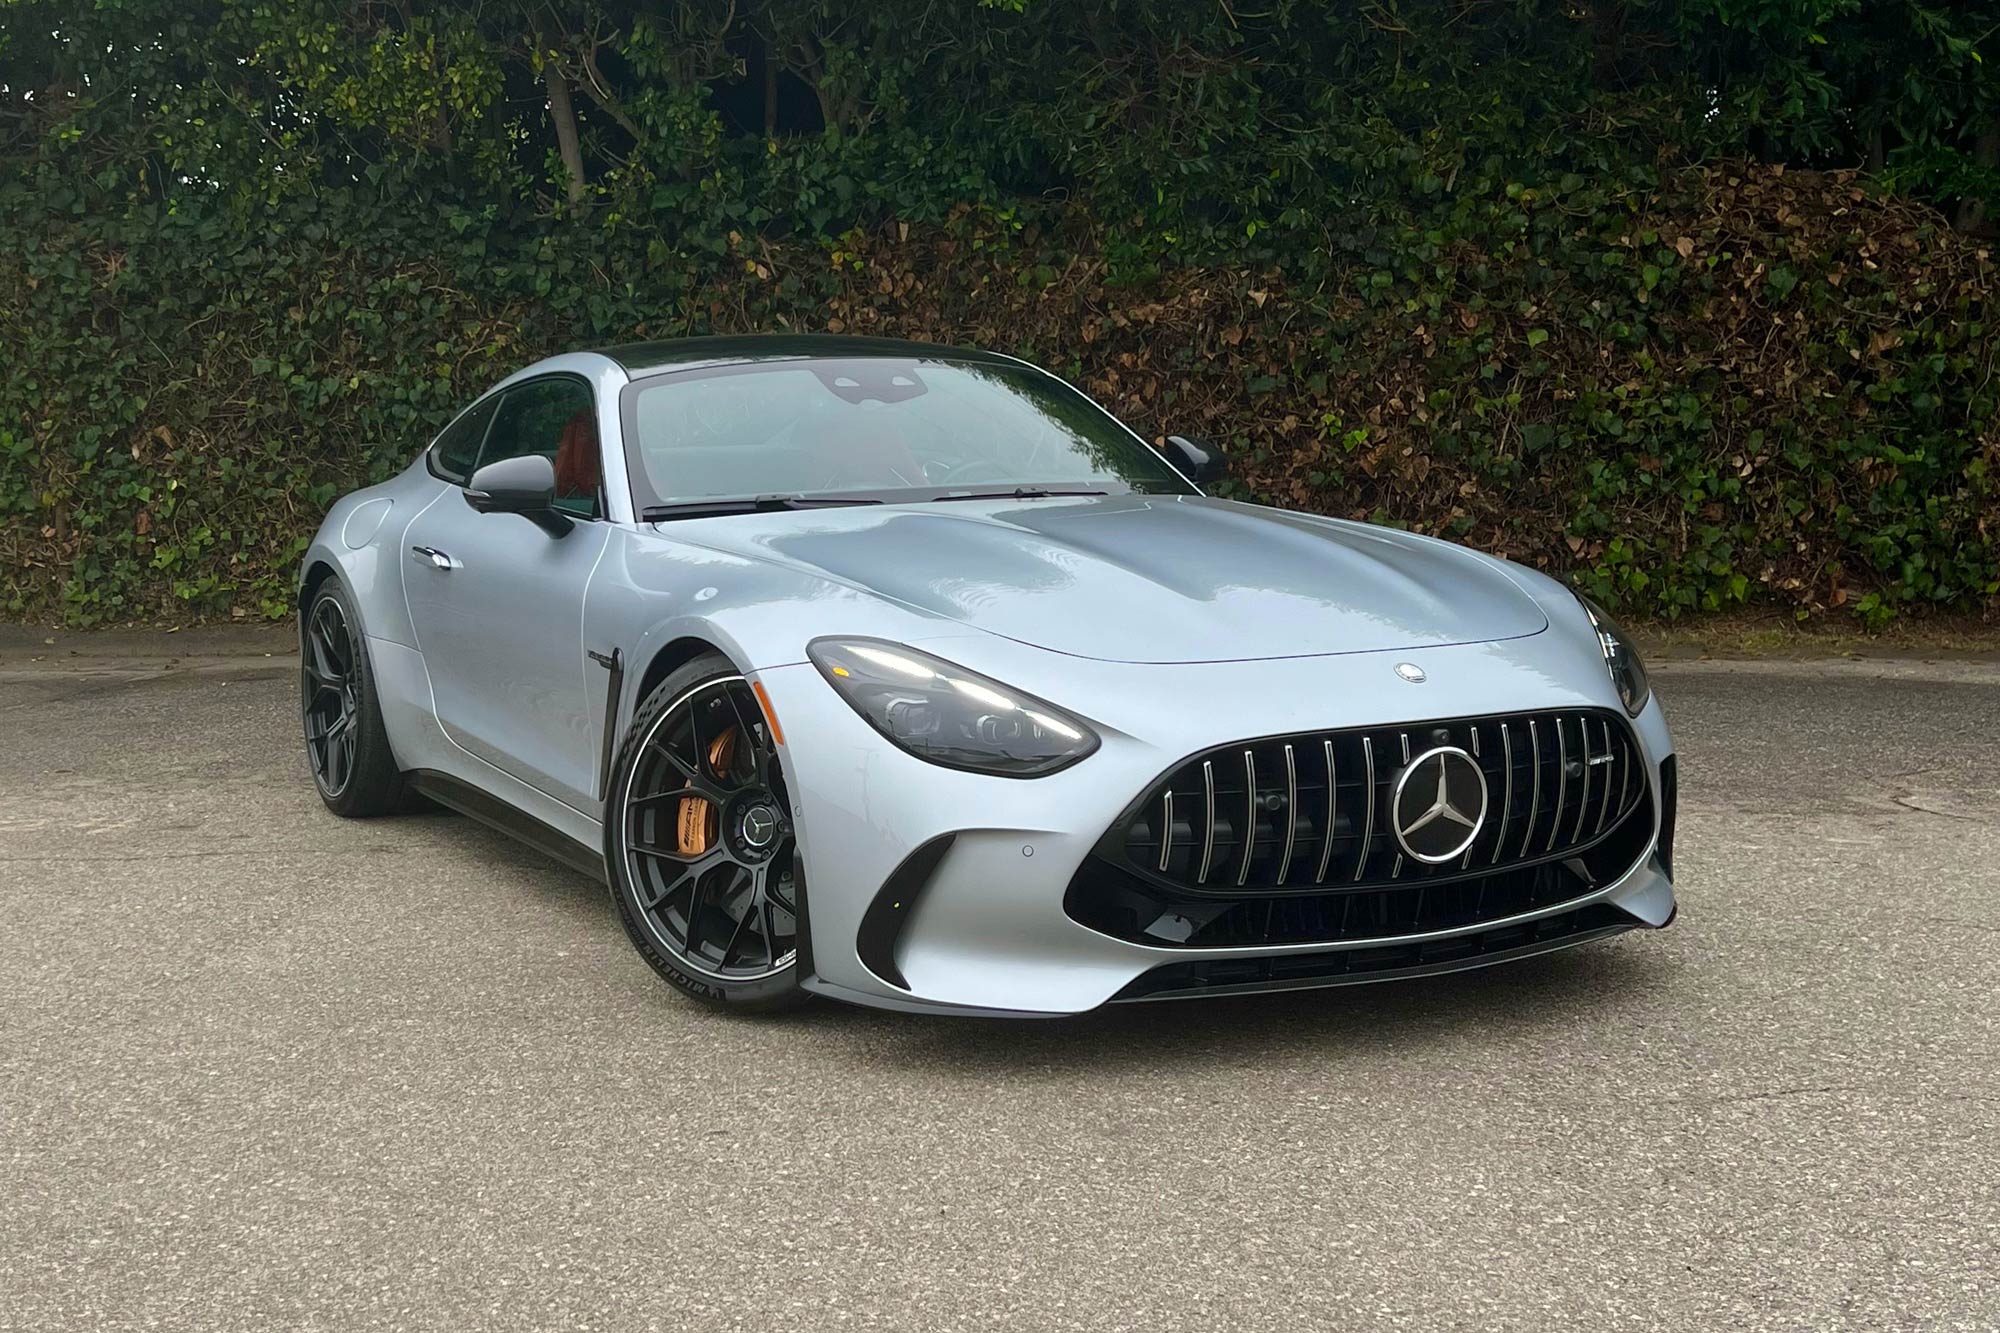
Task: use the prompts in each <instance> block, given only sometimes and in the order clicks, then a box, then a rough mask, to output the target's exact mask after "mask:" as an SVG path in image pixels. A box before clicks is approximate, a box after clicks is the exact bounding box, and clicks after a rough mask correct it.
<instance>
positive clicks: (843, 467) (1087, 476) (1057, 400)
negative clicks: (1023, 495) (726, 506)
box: [624, 357, 1193, 512]
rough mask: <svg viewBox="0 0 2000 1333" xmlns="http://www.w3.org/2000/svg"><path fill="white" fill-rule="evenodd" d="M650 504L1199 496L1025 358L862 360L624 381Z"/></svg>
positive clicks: (636, 482)
mask: <svg viewBox="0 0 2000 1333" xmlns="http://www.w3.org/2000/svg"><path fill="white" fill-rule="evenodd" d="M624 417H625V438H626V448H627V450H628V451H629V453H630V458H631V464H632V466H631V473H632V486H633V491H634V492H635V494H634V497H633V498H634V501H635V503H636V505H637V508H638V509H639V510H640V511H642V512H643V511H645V510H647V509H653V508H660V507H663V506H671V505H674V504H676V503H688V502H695V501H702V500H716V499H724V498H748V497H754V496H769V495H789V496H825V497H841V496H851V497H856V498H859V497H864V496H865V497H870V498H878V499H883V500H914V499H928V498H936V497H938V496H940V495H947V494H954V493H959V492H974V493H985V492H989V491H990V492H993V493H996V494H1002V495H1007V494H1012V493H1013V492H1014V491H1015V490H1023V491H1028V492H1036V491H1075V490H1086V491H1120V492H1122V491H1131V490H1138V491H1153V492H1160V493H1164V494H1171V495H1187V494H1192V493H1193V491H1192V488H1191V487H1190V486H1189V485H1188V484H1187V483H1186V482H1185V481H1183V480H1182V479H1181V477H1180V476H1179V474H1177V473H1176V472H1174V470H1173V469H1172V468H1170V467H1168V466H1167V464H1166V462H1165V461H1164V460H1162V459H1161V458H1160V457H1159V455H1157V454H1155V453H1154V452H1153V451H1152V450H1151V449H1149V448H1148V447H1146V445H1145V444H1144V443H1143V442H1142V441H1141V440H1139V439H1138V438H1137V437H1135V436H1134V435H1132V434H1131V432H1129V431H1127V430H1126V429H1125V428H1124V427H1123V426H1120V425H1119V424H1118V423H1117V422H1116V421H1114V420H1113V419H1112V418H1111V417H1110V416H1109V415H1108V414H1106V413H1105V412H1104V410H1103V409H1101V408H1099V407H1098V406H1097V405H1096V404H1095V403H1093V402H1091V401H1090V400H1089V399H1088V398H1085V397H1084V396H1083V395H1082V394H1080V393H1077V392H1076V391H1075V390H1074V389H1071V388H1069V387H1068V386H1067V385H1065V384H1063V383H1062V382H1060V381H1059V380H1055V379H1053V378H1051V377H1049V376H1047V375H1043V374H1040V373H1039V372H1036V371H1034V370H1031V369H1029V368H1027V367H1025V366H1021V367H1015V366H1007V365H987V364H981V363H972V362H954V361H932V360H925V359H916V358H896V357H854V358H839V359H825V360H819V359H814V360H804V361H786V362H766V363H758V364H753V365H744V366H726V367H718V368H713V369H705V370H701V371H694V372H681V373H677V374H675V373H670V374H666V375H660V376H656V377H654V378H651V379H646V380H641V381H638V382H637V383H635V384H633V385H631V386H630V387H629V388H627V389H626V391H625V398H624Z"/></svg>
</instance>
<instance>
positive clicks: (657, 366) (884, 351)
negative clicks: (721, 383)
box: [597, 333, 1011, 374]
mask: <svg viewBox="0 0 2000 1333" xmlns="http://www.w3.org/2000/svg"><path fill="white" fill-rule="evenodd" d="M597 350H599V351H600V352H602V353H603V354H604V355H605V356H608V357H610V358H611V359H612V360H613V361H616V362H617V363H618V364H619V365H621V366H623V367H625V369H626V370H627V371H628V372H630V373H633V374H638V373H639V372H641V371H651V370H672V369H675V368H676V367H680V366H690V365H713V364H717V363H729V362H739V361H796V360H800V359H810V358H831V357H843V356H908V357H924V358H927V359H930V360H949V361H974V362H986V363H988V364H994V363H1002V362H1009V361H1010V360H1011V358H1008V357H1003V356H997V355H995V354H994V353H992V352H982V351H978V350H976V349H973V348H969V347H946V346H944V345H942V344H939V343H922V342H905V341H903V340H902V339H899V338H855V337H849V336H847V335H845V334H837V333H751V334H737V335H734V336H729V337H718V338H668V339H665V340H663V341H660V342H643V343H623V344H621V345H619V346H616V347H603V348H599V349H597Z"/></svg>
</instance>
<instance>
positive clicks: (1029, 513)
mask: <svg viewBox="0 0 2000 1333" xmlns="http://www.w3.org/2000/svg"><path fill="white" fill-rule="evenodd" d="M662 531H663V532H664V533H665V534H666V535H669V536H672V537H674V538H676V539H684V540H688V541H692V542H695V543H697V544H699V545H703V546H708V547H712V548H714V549H718V550H723V551H729V552H732V553H735V554H738V555H742V556H746V557H750V558H753V559H761V560H769V561H773V562H777V563H780V564H783V565H788V566H791V567H793V568H796V569H799V570H802V571H805V572H809V573H813V574H817V575H820V576H823V577H826V578H830V579H833V580H835V581H837V582H840V583H843V584H847V585H849V586H852V587H856V588H860V589H863V590H865V591H868V592H872V593H874V594H876V595H878V596H881V597H886V598H890V599H892V600H894V601H897V602H901V603H903V604H904V605H907V606H910V607H914V608H916V609H918V610H921V611H926V612H930V613H933V614H935V615H938V616H943V617H947V618H949V619H951V620H954V621H958V622H960V623H963V624H965V625H968V626H971V627H973V628H976V629H980V630H985V631H988V632H990V633H993V634H999V635H1004V636H1005V637H1007V638H1009V639H1014V640H1016V641H1018V642H1021V643H1026V644H1032V645H1034V646H1036V647H1040V648H1046V649H1049V650H1051V651H1054V652H1059V653H1067V654H1070V655H1073V656H1077V657H1091V658H1099V659H1102V660H1105V661H1114V662H1223V661H1245V660H1250V659H1255V658H1269V657H1305V656H1314V655H1319V654H1326V653H1366V652H1379V651H1382V650H1386V649H1397V648H1417V647H1440V646H1444V645H1448V644H1457V643H1479V642H1486V641H1489V640H1494V639H1510V638H1519V637H1521V636H1523V635H1528V634H1534V633H1537V632H1539V631H1541V630H1542V629H1545V628H1546V627H1547V625H1548V620H1547V618H1546V617H1545V616H1543V614H1542V612H1541V608H1540V607H1538V606H1537V605H1536V604H1535V602H1534V601H1533V599H1532V598H1530V597H1529V596H1528V594H1527V593H1526V592H1524V591H1523V590H1522V589H1521V588H1520V587H1519V586H1518V585H1517V584H1515V583H1514V581H1513V580H1512V579H1510V578H1508V577H1507V576H1506V574H1505V573H1503V572H1502V571H1501V570H1500V569H1499V568H1498V567H1496V566H1495V565H1493V564H1491V563H1490V562H1488V561H1485V560H1483V559H1481V558H1480V557H1478V556H1476V555H1473V554H1472V553H1471V552H1469V551H1465V550H1461V549H1459V548H1456V547H1453V546H1449V545H1446V544H1444V543H1441V542H1435V541H1429V540H1426V539H1424V538H1421V537H1413V536H1410V535H1409V534H1406V533H1401V532H1396V531H1394V530H1392V529H1387V528H1376V527H1370V526H1367V525H1365V524H1360V523H1345V522H1340V521H1337V520H1332V519H1321V518H1313V517H1310V516H1307V515H1302V514H1291V513H1286V512H1284V511H1281V510H1275V509H1264V508H1260V507H1257V506H1254V505H1244V504H1236V503H1233V502H1230V501H1226V500H1214V499H1208V498H1202V497H1187V498H1183V497H1173V496H1149V495H1114V496H1102V497H1087V498H1077V499H1057V498H1052V499H1044V500H998V501H955V502H952V503H948V504H921V505H883V506H879V507H878V506H872V505H871V506H857V507H854V508H845V509H823V510H811V511H802V512H792V513H778V514H769V515H763V514H760V515H755V516H751V515H744V516H742V517H741V518H729V519H709V520H696V521H683V522H680V523H675V524H670V525H667V526H666V527H665V528H663V530H662Z"/></svg>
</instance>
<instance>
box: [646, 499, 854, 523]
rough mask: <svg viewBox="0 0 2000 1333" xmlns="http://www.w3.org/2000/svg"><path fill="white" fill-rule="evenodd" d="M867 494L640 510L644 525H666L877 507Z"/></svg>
mask: <svg viewBox="0 0 2000 1333" xmlns="http://www.w3.org/2000/svg"><path fill="white" fill-rule="evenodd" d="M881 503H882V502H881V501H880V500H877V499H874V498H872V497H869V496H864V495H752V496H746V497H744V498H741V499H736V500H682V501H680V502H678V503H675V504H664V505H653V506H652V507H650V508H647V509H642V510H640V511H639V521H640V522H642V523H667V522H671V521H672V520H674V519H677V518H714V517H717V516H719V515H722V514H770V513H776V512H778V511H780V510H785V509H839V508H843V507H845V506H847V505H878V504H881Z"/></svg>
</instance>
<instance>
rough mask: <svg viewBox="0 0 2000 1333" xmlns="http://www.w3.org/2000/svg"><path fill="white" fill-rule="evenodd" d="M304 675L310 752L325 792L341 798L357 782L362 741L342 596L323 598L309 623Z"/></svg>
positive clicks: (351, 646)
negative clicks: (357, 755)
mask: <svg viewBox="0 0 2000 1333" xmlns="http://www.w3.org/2000/svg"><path fill="white" fill-rule="evenodd" d="M299 656H300V664H301V668H302V671H303V674H304V677H305V679H304V683H303V691H304V698H305V726H306V753H307V755H308V756H310V758H311V759H312V767H313V780H314V781H315V782H317V783H318V784H319V789H320V794H321V795H322V796H325V797H326V798H327V799H328V800H338V799H340V797H341V796H342V795H343V794H344V793H345V792H346V791H347V788H348V786H349V784H351V783H352V782H353V781H354V752H355V747H356V745H357V744H358V742H359V735H358V730H359V728H358V723H359V721H360V717H361V693H360V689H361V687H360V681H359V679H358V675H357V673H356V672H355V669H354V657H355V649H354V639H353V637H352V636H351V635H350V634H349V633H348V628H347V613H346V611H345V609H344V608H342V606H341V604H340V599H339V598H338V597H321V598H320V599H319V600H318V601H316V602H314V603H313V606H312V611H311V613H310V614H309V616H308V618H307V620H306V632H305V642H304V644H303V645H302V648H301V651H300V654H299Z"/></svg>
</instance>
